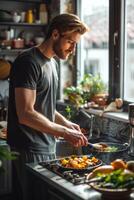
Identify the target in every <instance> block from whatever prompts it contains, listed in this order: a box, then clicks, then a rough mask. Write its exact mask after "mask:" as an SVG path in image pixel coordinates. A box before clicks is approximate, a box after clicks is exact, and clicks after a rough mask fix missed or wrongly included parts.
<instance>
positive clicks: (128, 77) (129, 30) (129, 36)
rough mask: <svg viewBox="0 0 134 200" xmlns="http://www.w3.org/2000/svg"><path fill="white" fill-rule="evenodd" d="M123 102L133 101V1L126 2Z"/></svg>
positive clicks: (127, 0)
mask: <svg viewBox="0 0 134 200" xmlns="http://www.w3.org/2000/svg"><path fill="white" fill-rule="evenodd" d="M125 8H126V16H125V22H126V23H125V33H126V37H125V39H126V40H125V65H124V100H126V101H130V102H133V101H134V1H133V0H126V5H125Z"/></svg>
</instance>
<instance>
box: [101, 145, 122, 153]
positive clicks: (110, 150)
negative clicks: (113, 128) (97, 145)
mask: <svg viewBox="0 0 134 200" xmlns="http://www.w3.org/2000/svg"><path fill="white" fill-rule="evenodd" d="M117 150H118V147H115V146H108V147H102V149H101V150H99V151H101V152H116V151H117Z"/></svg>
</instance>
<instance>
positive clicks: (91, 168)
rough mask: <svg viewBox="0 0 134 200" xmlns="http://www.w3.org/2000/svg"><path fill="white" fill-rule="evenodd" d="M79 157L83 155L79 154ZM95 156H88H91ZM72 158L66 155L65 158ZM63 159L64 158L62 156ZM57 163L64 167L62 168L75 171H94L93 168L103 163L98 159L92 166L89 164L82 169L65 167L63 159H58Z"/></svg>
mask: <svg viewBox="0 0 134 200" xmlns="http://www.w3.org/2000/svg"><path fill="white" fill-rule="evenodd" d="M77 157H82V156H77ZM91 157H93V156H88V158H91ZM69 158H71V157H70V156H68V157H65V159H69ZM62 159H63V158H62ZM56 164H57V165H58V166H59V167H60V168H61V169H62V170H69V171H74V172H82V173H83V172H87V171H88V172H89V171H92V170H93V169H95V168H96V167H99V166H100V165H102V161H101V160H99V159H98V162H97V163H96V164H94V165H92V166H89V167H86V168H82V169H77V168H71V167H64V166H63V165H62V164H61V160H58V161H57V162H56Z"/></svg>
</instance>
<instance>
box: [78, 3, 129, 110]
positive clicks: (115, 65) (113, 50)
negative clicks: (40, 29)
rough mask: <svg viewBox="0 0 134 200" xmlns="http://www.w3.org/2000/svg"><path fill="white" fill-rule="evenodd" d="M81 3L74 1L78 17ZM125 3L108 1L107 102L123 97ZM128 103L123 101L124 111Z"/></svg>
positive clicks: (80, 74) (79, 56) (79, 60)
mask: <svg viewBox="0 0 134 200" xmlns="http://www.w3.org/2000/svg"><path fill="white" fill-rule="evenodd" d="M81 1H82V0H77V1H76V2H77V4H76V14H77V15H79V16H81V12H80V8H81ZM125 3H126V0H109V49H108V50H109V85H108V93H109V99H108V100H109V102H110V101H112V100H114V99H115V98H122V99H123V95H124V94H123V88H124V82H123V77H124V64H125V51H124V49H125V42H124V41H125V30H124V29H125ZM80 46H81V44H78V46H77V53H78V54H76V66H77V68H76V70H77V72H76V81H75V82H76V84H77V83H78V81H79V79H80V78H81V77H82V75H83V73H81V72H80V70H81V69H80V66H79V65H80V63H81V59H80V58H81V55H80V51H79V49H80ZM78 63H79V64H78ZM128 103H130V102H127V101H124V110H126V108H127V106H128Z"/></svg>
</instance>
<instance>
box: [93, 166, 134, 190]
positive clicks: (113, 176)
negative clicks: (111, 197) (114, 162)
mask: <svg viewBox="0 0 134 200" xmlns="http://www.w3.org/2000/svg"><path fill="white" fill-rule="evenodd" d="M97 177H102V178H103V181H102V182H100V183H99V187H101V188H112V189H117V188H118V189H119V188H133V187H134V173H132V172H127V173H124V170H123V169H118V170H115V171H113V172H111V173H109V174H105V175H104V174H103V173H98V174H97Z"/></svg>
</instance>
